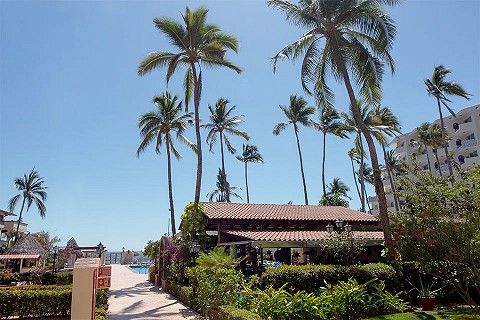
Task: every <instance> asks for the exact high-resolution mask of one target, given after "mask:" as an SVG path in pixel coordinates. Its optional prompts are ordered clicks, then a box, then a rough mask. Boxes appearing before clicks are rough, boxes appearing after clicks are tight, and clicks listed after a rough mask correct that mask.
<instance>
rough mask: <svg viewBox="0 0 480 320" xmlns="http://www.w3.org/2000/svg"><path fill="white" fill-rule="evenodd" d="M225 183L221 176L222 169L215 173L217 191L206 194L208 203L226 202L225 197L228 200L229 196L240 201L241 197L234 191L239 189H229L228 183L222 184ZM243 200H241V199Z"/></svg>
mask: <svg viewBox="0 0 480 320" xmlns="http://www.w3.org/2000/svg"><path fill="white" fill-rule="evenodd" d="M225 181H227V179H226V177H224V176H223V172H222V169H220V168H219V169H218V173H217V182H216V185H217V189H214V190H212V191H210V192H209V193H207V198H208V201H210V202H211V201H214V199H215V202H227V196H228V198H229V199H230V196H234V197H236V198H239V199H242V197H241V196H240V195H239V194H238V193H236V192H235V191H234V190H237V189H240V188H239V187H231V186H230V183H228V181H227V184H224V183H225ZM242 200H243V199H242Z"/></svg>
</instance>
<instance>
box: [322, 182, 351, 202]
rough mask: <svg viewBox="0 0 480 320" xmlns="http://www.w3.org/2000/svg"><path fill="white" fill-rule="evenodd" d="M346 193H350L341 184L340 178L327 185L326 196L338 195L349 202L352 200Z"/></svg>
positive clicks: (344, 185) (348, 189) (343, 184)
mask: <svg viewBox="0 0 480 320" xmlns="http://www.w3.org/2000/svg"><path fill="white" fill-rule="evenodd" d="M348 191H350V188H349V187H348V186H347V185H346V184H345V183H343V181H342V180H340V178H334V179H333V181H332V182H331V183H329V185H328V192H327V196H333V195H339V196H341V197H344V198H348V199H350V200H351V199H352V198H351V197H349V196H348V194H347V192H348Z"/></svg>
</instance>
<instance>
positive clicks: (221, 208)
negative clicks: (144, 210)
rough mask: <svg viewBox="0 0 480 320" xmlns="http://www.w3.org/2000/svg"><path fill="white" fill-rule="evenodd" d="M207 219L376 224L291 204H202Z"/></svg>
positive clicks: (344, 212)
mask: <svg viewBox="0 0 480 320" xmlns="http://www.w3.org/2000/svg"><path fill="white" fill-rule="evenodd" d="M202 204H203V206H204V209H205V214H206V215H207V217H208V218H209V219H247V220H264V219H265V220H297V221H299V220H303V221H305V220H314V221H325V222H327V221H335V220H336V219H342V220H343V221H349V222H350V221H352V222H353V221H357V222H378V219H377V218H375V217H374V216H372V215H370V214H367V213H363V212H359V211H355V210H352V209H349V208H344V207H327V206H307V205H293V204H252V203H250V204H248V203H231V202H230V203H227V202H203V203H202Z"/></svg>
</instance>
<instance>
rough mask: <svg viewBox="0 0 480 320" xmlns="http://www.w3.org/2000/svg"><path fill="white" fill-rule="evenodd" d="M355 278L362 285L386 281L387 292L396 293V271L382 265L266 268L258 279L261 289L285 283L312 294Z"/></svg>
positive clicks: (289, 286)
mask: <svg viewBox="0 0 480 320" xmlns="http://www.w3.org/2000/svg"><path fill="white" fill-rule="evenodd" d="M350 278H354V279H356V280H357V281H358V282H359V283H365V282H367V281H369V280H371V279H375V278H377V279H379V280H383V281H384V282H385V287H386V289H387V290H388V291H391V292H395V291H397V290H398V279H397V274H396V272H395V269H393V268H392V267H391V266H389V265H386V264H383V263H372V264H366V265H355V266H350V267H346V266H340V265H303V266H296V265H282V266H279V267H276V268H268V269H267V270H266V271H265V272H264V273H263V274H262V276H261V277H260V287H261V288H266V287H268V286H272V287H274V288H277V289H278V288H280V287H282V286H283V285H284V284H285V283H288V285H287V287H286V288H287V289H288V290H290V291H300V290H303V291H306V292H313V291H316V290H318V289H320V288H321V287H325V284H326V283H328V284H332V285H335V284H337V283H338V282H339V281H348V279H350Z"/></svg>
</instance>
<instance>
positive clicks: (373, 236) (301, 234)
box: [224, 230, 384, 241]
mask: <svg viewBox="0 0 480 320" xmlns="http://www.w3.org/2000/svg"><path fill="white" fill-rule="evenodd" d="M224 233H225V234H227V235H230V236H234V237H239V238H242V239H244V240H252V241H325V240H327V239H329V238H330V234H329V233H328V232H327V231H319V230H302V231H298V230H294V231H280V230H273V231H271V230H252V231H250V230H247V231H245V230H229V231H224ZM352 239H364V240H383V239H384V238H383V232H382V231H355V232H353V233H352Z"/></svg>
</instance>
